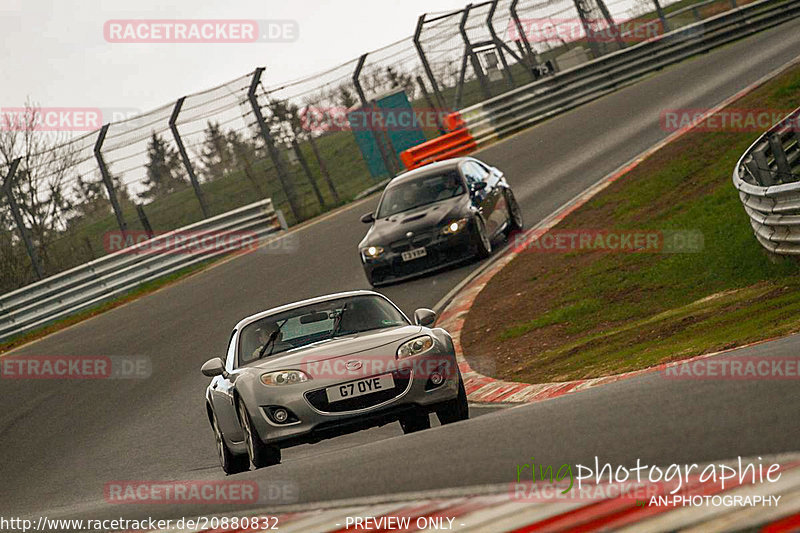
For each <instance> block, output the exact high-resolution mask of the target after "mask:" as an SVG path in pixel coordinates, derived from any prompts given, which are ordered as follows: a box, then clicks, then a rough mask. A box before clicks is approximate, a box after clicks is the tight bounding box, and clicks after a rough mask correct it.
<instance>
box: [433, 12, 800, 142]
mask: <svg viewBox="0 0 800 533" xmlns="http://www.w3.org/2000/svg"><path fill="white" fill-rule="evenodd" d="M798 15H800V0H787V1H783V2H776V1H774V0H761V1H758V2H753V3H751V4H748V5H745V6H743V7H740V8H736V9H731V10H729V11H726V12H725V13H721V14H719V15H716V16H714V17H711V18H709V19H706V20H703V21H700V22H697V23H695V24H691V25H689V26H684V27H682V28H680V29H678V30H675V31H672V32H668V33H665V34H663V35H660V36H658V37H655V38H653V39H650V40H648V41H644V42H641V43H638V44H636V45H633V46H630V47H628V48H625V49H623V50H619V51H617V52H614V53H611V54H608V55H605V56H602V57H600V58H598V59H595V60H592V61H589V62H587V63H584V64H582V65H578V66H576V67H573V68H571V69H567V70H564V71H561V72H559V73H557V74H555V75H553V76H548V77H546V78H543V79H541V80H537V81H535V82H533V83H530V84H528V85H526V86H524V87H520V88H518V89H515V90H513V91H509V92H507V93H504V94H502V95H500V96H497V97H495V98H492V99H489V100H487V101H485V102H482V103H480V104H477V105H474V106H471V107H468V108H465V109H462V110H460V112H459V114H457V115H453V116H452V117H448V119H447V120H446V123H447V124H448V125H450V124H452V125H454V126H460V125H461V123H463V124H464V126H465V127H466V128H467V130H468V131H469V133H470V134H471V135H472V137H473V139H474V140H475V143H476V145H477V146H482V145H484V144H486V143H488V142H491V141H494V140H497V139H499V138H501V137H503V136H506V135H509V134H512V133H515V132H517V131H519V130H521V129H524V128H526V127H529V126H532V125H534V124H537V123H539V122H541V121H543V120H546V119H548V118H549V117H552V116H553V115H556V114H559V113H562V112H564V111H567V110H569V109H572V108H574V107H577V106H579V105H582V104H584V103H586V102H589V101H591V100H594V99H597V98H599V97H601V96H603V95H605V94H608V93H610V92H613V91H615V90H617V89H619V88H620V87H623V86H625V85H627V84H630V83H632V82H633V81H635V80H637V79H640V78H642V77H643V76H645V75H647V74H650V73H652V72H654V71H656V70H659V69H662V68H664V67H666V66H669V65H672V64H674V63H678V62H680V61H683V60H684V59H687V58H689V57H691V56H694V55H697V54H700V53H703V52H706V51H708V50H710V49H712V48H716V47H718V46H722V45H724V44H727V43H729V42H732V41H735V40H737V39H741V38H742V37H746V36H748V35H751V34H753V33H756V32H758V31H761V30H763V29H766V28H769V27H772V26H776V25H778V24H780V23H782V22H786V21H787V20H789V19H791V18H794V17H797V16H798ZM459 118H460V120H459Z"/></svg>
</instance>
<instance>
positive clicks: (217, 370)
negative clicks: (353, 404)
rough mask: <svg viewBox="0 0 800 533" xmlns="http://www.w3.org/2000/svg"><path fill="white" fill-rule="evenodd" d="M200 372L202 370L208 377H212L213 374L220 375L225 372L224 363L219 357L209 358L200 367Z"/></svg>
mask: <svg viewBox="0 0 800 533" xmlns="http://www.w3.org/2000/svg"><path fill="white" fill-rule="evenodd" d="M200 372H202V373H203V375H204V376H208V377H210V378H213V377H214V376H221V375H222V374H224V373H225V363H224V362H223V361H222V359H220V358H219V357H215V358H213V359H209V360H208V361H206V362H205V363H203V366H202V367H201V368H200Z"/></svg>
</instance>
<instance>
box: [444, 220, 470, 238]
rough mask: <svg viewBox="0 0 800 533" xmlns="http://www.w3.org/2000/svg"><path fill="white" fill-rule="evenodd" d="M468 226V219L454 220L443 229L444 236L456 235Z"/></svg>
mask: <svg viewBox="0 0 800 533" xmlns="http://www.w3.org/2000/svg"><path fill="white" fill-rule="evenodd" d="M466 226H467V219H466V218H462V219H459V220H453V221H452V222H450V223H448V224H447V225H446V226H445V227H443V228H442V235H454V234H456V233H458V232H459V231H461V230H462V229H464V228H465V227H466Z"/></svg>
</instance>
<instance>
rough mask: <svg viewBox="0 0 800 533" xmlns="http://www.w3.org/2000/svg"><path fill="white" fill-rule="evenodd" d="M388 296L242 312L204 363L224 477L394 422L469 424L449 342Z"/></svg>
mask: <svg viewBox="0 0 800 533" xmlns="http://www.w3.org/2000/svg"><path fill="white" fill-rule="evenodd" d="M435 319H436V314H435V313H434V312H433V311H431V310H429V309H417V311H416V312H415V313H414V322H413V323H412V322H411V321H410V320H409V319H408V317H406V315H405V314H403V312H402V311H401V310H400V309H399V308H398V307H397V306H396V305H395V304H394V303H392V302H391V301H390V300H389V299H388V298H386V297H384V296H383V295H381V294H378V293H376V292H372V291H353V292H344V293H339V294H332V295H329V296H323V297H319V298H313V299H310V300H304V301H302V302H297V303H293V304H289V305H284V306H282V307H277V308H275V309H270V310H268V311H263V312H261V313H258V314H255V315H252V316H250V317H247V318H245V319H244V320H242V321H241V322H239V323H238V324H237V325H236V327H235V328H234V330H233V333H232V334H231V337H230V341H229V343H228V351H227V354H226V355H225V357H224V358H214V359H211V360H209V361H207V362H206V363H205V364H204V365H203V368H202V372H203V374H205V375H206V376H210V377H213V379H212V380H211V384H210V385H209V386H208V389H207V390H206V410H207V413H208V420H209V422H210V423H211V427H212V428H213V430H214V436H215V438H216V442H217V451H218V453H219V458H220V462H221V464H222V468H223V470H224V471H225V472H226V473H228V474H233V473H236V472H242V471H244V470H248V469H249V468H250V463H251V462H252V463H253V465H254V466H255V467H256V468H260V467H264V466H270V465H274V464H277V463H279V462H280V459H281V451H280V450H281V448H286V447H290V446H295V445H297V444H303V443H314V442H319V441H320V440H322V439H327V438H331V437H335V436H337V435H341V434H344V433H350V432H353V431H358V430H362V429H367V428H370V427H373V426H381V425H384V424H388V423H391V422H396V421H399V422H400V425H401V427H402V429H403V431H404V432H405V433H411V432H414V431H419V430H422V429H426V428H429V427H430V418H429V413H436V415H437V417H438V419H439V421H440V422H441V423H442V424H449V423H452V422H457V421H459V420H464V419H466V418H468V417H469V408H468V405H467V395H466V391H465V390H464V383H463V381H462V379H461V374H460V372H459V370H458V365H457V363H456V357H455V351H454V348H453V341H452V339H451V338H450V335H449V334H448V333H447V332H446V331H445V330H443V329H441V328H434V327H432V326H433V323H434V321H435Z"/></svg>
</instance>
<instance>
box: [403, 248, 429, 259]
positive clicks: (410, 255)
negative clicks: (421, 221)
mask: <svg viewBox="0 0 800 533" xmlns="http://www.w3.org/2000/svg"><path fill="white" fill-rule="evenodd" d="M426 255H428V252H427V250H425V248H424V247H422V248H414V249H413V250H409V251H407V252H403V253H402V254H400V256H401V257H402V258H403V261H411V260H413V259H419V258H420V257H425V256H426Z"/></svg>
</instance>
